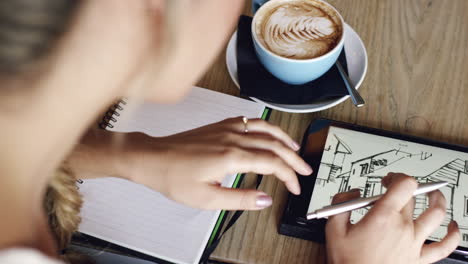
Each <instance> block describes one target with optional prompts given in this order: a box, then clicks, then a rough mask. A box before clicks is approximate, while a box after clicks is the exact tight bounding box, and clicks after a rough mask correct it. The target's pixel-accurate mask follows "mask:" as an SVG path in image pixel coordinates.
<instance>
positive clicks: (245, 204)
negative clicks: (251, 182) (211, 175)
mask: <svg viewBox="0 0 468 264" xmlns="http://www.w3.org/2000/svg"><path fill="white" fill-rule="evenodd" d="M204 190H205V192H206V195H208V196H210V197H211V199H210V200H209V201H207V202H206V203H204V209H210V210H212V209H224V210H261V209H264V208H267V207H269V206H270V205H271V204H272V202H273V200H272V198H271V197H270V196H269V195H267V194H266V193H264V192H261V191H257V190H251V189H232V188H225V187H221V186H216V185H209V186H208V187H207V188H205V189H204Z"/></svg>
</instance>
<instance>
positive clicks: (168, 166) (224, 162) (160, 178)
mask: <svg viewBox="0 0 468 264" xmlns="http://www.w3.org/2000/svg"><path fill="white" fill-rule="evenodd" d="M139 137H140V139H138V140H136V141H139V142H140V143H143V144H134V143H135V140H132V142H131V143H130V144H129V145H130V146H132V145H133V146H139V147H136V149H135V147H133V151H131V152H130V156H129V157H130V158H129V159H130V160H131V164H132V166H131V167H132V171H131V172H130V173H131V174H132V176H131V177H130V178H131V179H132V180H134V181H135V182H138V183H141V184H144V185H146V186H148V187H150V188H152V189H155V190H157V191H159V192H161V193H163V194H164V195H166V196H167V197H169V198H171V199H173V200H175V201H177V202H181V203H184V204H186V205H189V206H193V207H198V208H204V209H229V210H234V209H246V210H258V209H263V208H265V207H268V206H269V205H271V202H272V201H271V197H269V196H268V195H267V194H265V193H263V192H260V191H257V190H245V189H230V188H224V187H221V186H220V183H221V182H222V180H223V179H224V178H225V176H227V175H232V174H236V173H246V172H253V173H261V174H274V175H275V176H276V177H278V178H279V179H280V180H281V181H283V182H284V183H285V185H286V187H287V188H288V190H289V191H291V192H292V193H295V194H299V193H300V186H299V183H298V180H297V177H296V172H297V173H300V174H302V175H309V174H311V173H312V169H311V168H310V166H309V165H308V164H307V163H305V162H304V161H303V160H302V159H301V158H300V157H299V156H298V155H297V154H296V152H295V151H297V150H298V149H299V146H298V145H297V143H295V142H294V141H293V140H292V139H291V138H290V137H289V136H288V135H287V134H286V133H285V132H283V131H282V130H281V129H280V128H278V127H276V126H273V125H271V124H269V123H267V122H265V121H263V120H260V119H251V120H249V121H248V133H244V123H243V122H242V118H240V117H238V118H231V119H227V120H224V121H222V122H219V123H215V124H212V125H208V126H205V127H201V128H198V129H194V130H191V131H187V132H184V133H180V134H176V135H173V136H169V137H164V138H151V137H148V136H145V135H142V134H139ZM133 138H135V135H133Z"/></svg>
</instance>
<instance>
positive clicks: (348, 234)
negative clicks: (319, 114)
mask: <svg viewBox="0 0 468 264" xmlns="http://www.w3.org/2000/svg"><path fill="white" fill-rule="evenodd" d="M382 183H383V184H384V186H386V187H388V190H387V192H386V193H385V195H384V196H383V197H382V198H381V199H380V200H379V201H377V202H376V204H375V205H374V206H373V207H372V208H371V209H370V210H369V212H368V213H367V214H366V216H365V217H364V218H362V219H361V221H359V222H358V223H357V224H355V225H352V224H350V222H349V217H350V213H343V214H339V215H336V216H332V217H330V218H329V219H328V223H327V227H326V238H327V255H328V263H346V264H354V263H356V264H357V263H359V264H366V263H369V264H370V263H372V264H374V263H379V264H385V263H388V264H390V263H391V264H400V263H401V264H407V263H421V264H422V263H433V262H435V261H438V260H440V259H442V258H444V257H447V256H448V255H449V254H450V253H451V252H452V251H453V250H455V248H456V247H457V246H458V243H459V240H460V232H459V229H458V226H457V223H456V222H451V223H450V225H449V226H448V233H447V235H446V236H445V237H444V239H443V240H442V241H440V242H435V243H431V244H424V241H425V240H426V239H427V238H428V236H429V235H431V234H432V233H433V232H434V231H435V230H436V229H437V228H438V227H439V226H440V224H441V223H442V221H443V220H444V218H445V215H446V213H445V203H446V201H445V198H444V196H443V195H442V193H441V192H440V191H434V192H431V193H429V194H428V196H429V208H428V209H426V211H425V212H424V213H423V214H422V215H420V216H419V217H418V218H417V219H415V220H413V211H414V199H413V192H414V191H415V190H416V188H417V183H416V181H415V180H414V178H412V177H410V176H406V175H404V174H393V173H391V174H389V175H388V176H387V177H385V178H384V179H383V180H382ZM357 197H359V192H358V191H354V192H348V193H341V194H338V195H336V196H335V197H334V199H333V202H334V203H339V202H343V201H346V200H350V199H354V198H357Z"/></svg>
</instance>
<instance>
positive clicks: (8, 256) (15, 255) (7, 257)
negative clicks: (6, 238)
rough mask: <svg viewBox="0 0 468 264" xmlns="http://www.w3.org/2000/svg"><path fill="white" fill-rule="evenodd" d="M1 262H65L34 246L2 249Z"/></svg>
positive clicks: (6, 263) (40, 263) (5, 263)
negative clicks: (45, 253)
mask: <svg viewBox="0 0 468 264" xmlns="http://www.w3.org/2000/svg"><path fill="white" fill-rule="evenodd" d="M0 263H2V264H13V263H14V264H17V263H28V264H63V262H61V261H59V260H56V259H53V258H50V257H48V256H46V255H44V254H43V253H42V252H40V251H39V250H36V249H32V248H12V249H4V250H0Z"/></svg>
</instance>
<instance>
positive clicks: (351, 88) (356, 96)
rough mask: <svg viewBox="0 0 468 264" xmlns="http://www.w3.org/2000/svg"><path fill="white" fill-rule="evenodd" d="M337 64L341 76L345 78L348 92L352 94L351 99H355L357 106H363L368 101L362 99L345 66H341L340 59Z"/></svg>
mask: <svg viewBox="0 0 468 264" xmlns="http://www.w3.org/2000/svg"><path fill="white" fill-rule="evenodd" d="M335 64H336V67H337V68H338V71H339V72H340V75H341V77H342V78H343V81H344V83H345V86H346V89H348V93H349V96H351V100H352V101H353V104H354V105H355V106H356V107H361V106H363V105H364V104H365V103H366V102H365V101H364V99H362V97H361V95H360V94H359V92H358V91H357V89H356V87H355V86H354V85H353V83H352V82H351V80H350V79H349V77H348V75H347V74H346V72H345V70H344V69H343V66H341V63H340V62H339V61H338V60H337V61H336V63H335Z"/></svg>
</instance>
